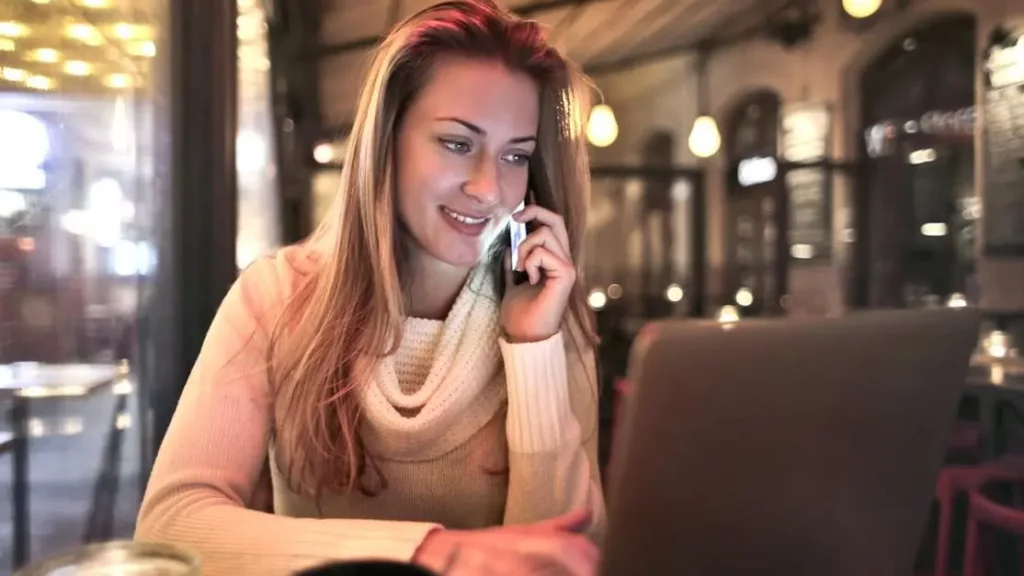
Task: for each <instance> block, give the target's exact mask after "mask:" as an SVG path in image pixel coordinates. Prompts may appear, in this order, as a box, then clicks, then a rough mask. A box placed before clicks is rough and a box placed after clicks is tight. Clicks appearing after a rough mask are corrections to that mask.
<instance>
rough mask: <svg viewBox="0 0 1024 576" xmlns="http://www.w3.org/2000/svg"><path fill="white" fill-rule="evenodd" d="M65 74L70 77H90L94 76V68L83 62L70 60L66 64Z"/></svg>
mask: <svg viewBox="0 0 1024 576" xmlns="http://www.w3.org/2000/svg"><path fill="white" fill-rule="evenodd" d="M64 73H65V74H68V75H69V76H88V75H89V74H92V66H90V65H89V64H88V63H87V62H82V61H81V60H68V61H67V62H65V63H64Z"/></svg>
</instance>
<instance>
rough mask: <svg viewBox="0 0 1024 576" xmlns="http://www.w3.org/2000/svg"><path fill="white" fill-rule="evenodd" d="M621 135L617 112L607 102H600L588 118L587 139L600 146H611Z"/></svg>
mask: <svg viewBox="0 0 1024 576" xmlns="http://www.w3.org/2000/svg"><path fill="white" fill-rule="evenodd" d="M618 137H619V123H618V122H617V121H616V120H615V112H614V111H613V110H612V107H611V106H609V105H607V104H598V105H597V106H594V108H593V109H592V110H591V111H590V119H589V120H587V140H588V141H590V143H591V144H593V145H594V146H597V147H598V148H604V147H606V146H611V144H612V143H613V142H615V139H616V138H618Z"/></svg>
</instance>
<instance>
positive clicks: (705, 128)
mask: <svg viewBox="0 0 1024 576" xmlns="http://www.w3.org/2000/svg"><path fill="white" fill-rule="evenodd" d="M689 144H690V152H693V155H694V156H696V157H697V158H710V157H712V156H714V155H715V153H717V152H718V149H719V148H720V147H721V146H722V135H721V134H719V132H718V124H717V123H715V119H714V118H712V117H711V116H708V115H703V116H699V117H697V119H696V120H694V122H693V130H691V131H690V140H689Z"/></svg>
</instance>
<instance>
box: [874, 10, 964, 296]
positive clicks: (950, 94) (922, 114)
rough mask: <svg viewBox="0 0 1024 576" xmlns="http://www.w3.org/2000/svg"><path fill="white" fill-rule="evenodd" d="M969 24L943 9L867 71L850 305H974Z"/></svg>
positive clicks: (891, 47)
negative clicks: (955, 297)
mask: <svg viewBox="0 0 1024 576" xmlns="http://www.w3.org/2000/svg"><path fill="white" fill-rule="evenodd" d="M975 48H976V46H975V22H974V18H973V17H972V16H968V15H951V16H947V17H945V18H943V19H940V20H937V21H935V22H932V23H930V24H928V25H927V26H925V27H923V28H920V29H918V30H914V31H912V32H910V33H908V34H907V35H906V36H905V37H903V38H900V39H899V40H898V41H897V42H895V43H894V44H893V45H892V46H890V47H889V48H888V49H887V50H886V51H885V52H884V53H882V55H881V56H879V58H878V59H876V60H875V61H874V62H872V63H871V65H869V66H868V68H867V69H866V70H865V72H864V75H863V81H862V97H863V107H864V127H863V131H862V136H863V137H862V138H861V142H862V143H863V147H862V154H863V157H864V158H865V159H866V170H865V171H864V177H865V178H864V180H863V181H862V182H861V189H860V191H859V192H858V195H857V211H856V215H857V235H858V237H859V241H858V242H857V243H856V245H855V254H854V255H855V259H854V267H855V270H856V271H855V273H854V276H855V277H857V278H858V280H857V285H856V286H855V304H856V305H860V306H871V307H904V306H908V307H919V306H930V305H934V304H936V303H940V302H942V301H943V300H945V299H947V298H948V297H949V296H950V295H952V294H955V293H966V294H967V295H968V297H969V299H970V300H972V301H974V302H977V300H978V298H979V296H980V295H979V294H978V293H977V288H976V281H975V278H974V238H975V229H976V224H977V222H976V220H977V216H978V213H979V209H978V201H977V195H976V194H975V189H974V128H975V126H974V121H975V109H974V101H975V94H974V84H975Z"/></svg>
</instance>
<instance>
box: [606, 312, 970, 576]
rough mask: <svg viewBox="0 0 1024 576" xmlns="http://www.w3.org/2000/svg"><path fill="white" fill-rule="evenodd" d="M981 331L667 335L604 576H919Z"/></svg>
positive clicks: (653, 363) (642, 350)
mask: <svg viewBox="0 0 1024 576" xmlns="http://www.w3.org/2000/svg"><path fill="white" fill-rule="evenodd" d="M978 326H979V314H978V313H977V312H976V311H974V310H968V309H957V310H950V309H943V310H928V311H911V312H870V313H863V314H854V315H850V316H847V317H844V318H841V319H824V318H821V319H787V320H743V321H740V322H738V323H735V324H732V325H723V324H719V323H716V322H706V321H692V320H691V321H681V322H663V323H656V324H651V325H649V326H648V327H646V328H645V329H644V331H643V332H642V333H641V335H640V336H639V337H638V339H637V342H636V344H635V345H634V349H633V354H632V357H631V361H630V374H629V378H630V381H631V383H632V387H633V391H632V393H631V397H630V398H629V401H628V406H627V409H626V413H625V417H624V419H623V422H622V424H621V425H620V430H618V431H617V433H616V438H615V442H614V446H615V448H614V450H613V452H612V461H611V464H610V471H609V492H608V493H609V532H608V534H607V539H606V543H605V546H606V549H605V552H604V557H603V558H604V560H603V567H602V573H603V574H604V575H606V576H625V575H627V574H687V575H699V576H727V575H728V576H734V575H738V574H785V575H787V576H797V575H806V576H822V575H826V574H827V575H829V576H843V575H849V576H863V575H865V574H871V575H872V576H887V575H893V576H896V575H899V576H905V575H906V574H908V573H910V571H911V569H912V565H913V561H914V555H915V549H916V546H917V544H918V542H919V540H920V536H921V533H922V530H923V528H924V525H925V521H926V516H927V512H928V508H929V503H930V500H931V497H932V492H933V489H934V484H935V481H936V477H937V475H938V471H939V468H940V466H941V461H942V457H943V453H944V446H945V442H946V440H947V436H948V433H949V430H950V428H951V426H952V423H953V419H954V416H955V411H956V405H957V402H958V399H959V397H960V394H961V391H962V388H963V386H964V382H965V378H966V374H967V369H968V364H969V361H970V354H971V351H972V350H973V348H974V346H975V343H976V341H977V336H978Z"/></svg>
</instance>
